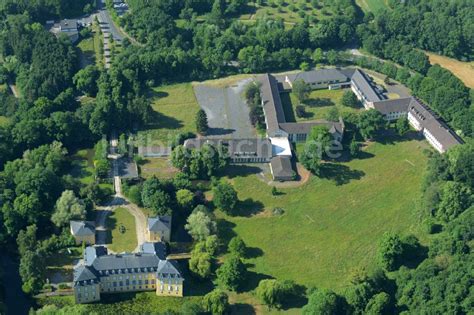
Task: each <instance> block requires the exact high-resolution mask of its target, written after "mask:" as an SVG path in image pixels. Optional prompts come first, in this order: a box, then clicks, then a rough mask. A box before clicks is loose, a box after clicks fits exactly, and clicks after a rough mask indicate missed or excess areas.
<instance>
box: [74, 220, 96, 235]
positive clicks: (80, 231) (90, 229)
mask: <svg viewBox="0 0 474 315" xmlns="http://www.w3.org/2000/svg"><path fill="white" fill-rule="evenodd" d="M69 224H70V226H71V230H72V234H73V235H74V236H89V235H95V223H94V222H92V221H70V222H69Z"/></svg>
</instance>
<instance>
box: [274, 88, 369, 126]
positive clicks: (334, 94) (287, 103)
mask: <svg viewBox="0 0 474 315" xmlns="http://www.w3.org/2000/svg"><path fill="white" fill-rule="evenodd" d="M346 91H348V90H347V89H343V90H328V89H324V90H313V91H311V92H310V93H309V94H308V96H307V99H306V100H304V101H303V102H300V101H299V100H298V98H297V97H296V95H295V94H294V93H282V94H280V95H281V101H282V104H283V110H284V111H285V117H286V120H287V121H288V122H302V121H311V120H316V119H328V116H329V115H330V114H331V111H332V112H335V110H337V112H336V113H338V115H342V114H344V113H356V112H358V111H359V109H360V108H362V107H360V108H357V107H348V106H344V105H342V97H343V95H344V92H346ZM300 104H302V105H303V106H304V114H303V115H298V113H297V110H298V109H297V106H298V105H300Z"/></svg>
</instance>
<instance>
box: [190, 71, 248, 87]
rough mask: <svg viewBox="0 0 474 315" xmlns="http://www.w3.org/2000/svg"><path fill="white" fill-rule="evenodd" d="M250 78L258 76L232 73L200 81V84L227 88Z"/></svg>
mask: <svg viewBox="0 0 474 315" xmlns="http://www.w3.org/2000/svg"><path fill="white" fill-rule="evenodd" d="M248 78H256V76H255V75H251V74H236V75H231V76H228V77H225V78H221V79H215V80H207V81H203V82H200V83H199V84H205V85H208V86H213V87H216V88H221V89H225V88H228V87H229V86H232V85H234V84H237V83H238V82H239V81H242V80H245V79H248Z"/></svg>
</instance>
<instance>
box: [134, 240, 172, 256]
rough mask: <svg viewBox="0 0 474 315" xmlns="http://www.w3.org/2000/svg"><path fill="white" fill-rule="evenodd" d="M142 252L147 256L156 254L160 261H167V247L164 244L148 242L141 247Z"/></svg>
mask: <svg viewBox="0 0 474 315" xmlns="http://www.w3.org/2000/svg"><path fill="white" fill-rule="evenodd" d="M140 252H142V253H146V254H154V255H156V256H158V258H159V259H161V260H165V259H166V246H165V244H164V243H162V242H146V243H143V244H142V245H140Z"/></svg>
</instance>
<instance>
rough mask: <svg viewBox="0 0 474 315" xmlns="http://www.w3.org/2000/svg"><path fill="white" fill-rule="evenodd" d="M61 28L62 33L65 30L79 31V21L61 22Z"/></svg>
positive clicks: (65, 20)
mask: <svg viewBox="0 0 474 315" xmlns="http://www.w3.org/2000/svg"><path fill="white" fill-rule="evenodd" d="M59 27H60V28H61V31H64V30H73V31H77V20H72V19H64V20H61V22H59Z"/></svg>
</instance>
